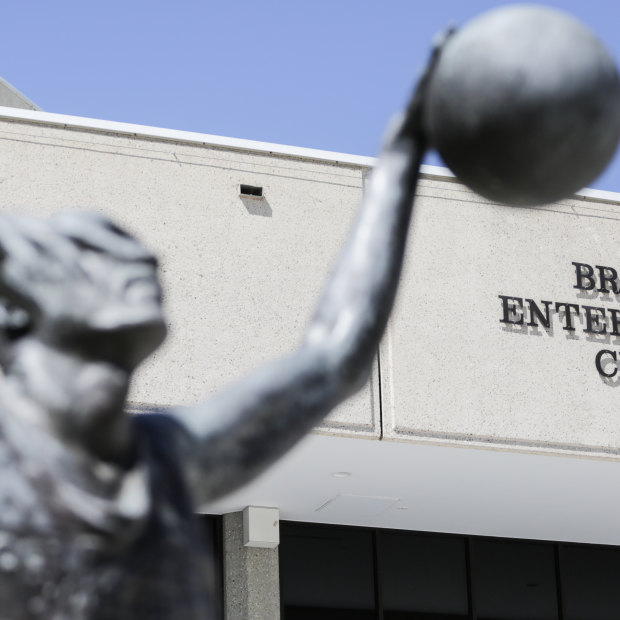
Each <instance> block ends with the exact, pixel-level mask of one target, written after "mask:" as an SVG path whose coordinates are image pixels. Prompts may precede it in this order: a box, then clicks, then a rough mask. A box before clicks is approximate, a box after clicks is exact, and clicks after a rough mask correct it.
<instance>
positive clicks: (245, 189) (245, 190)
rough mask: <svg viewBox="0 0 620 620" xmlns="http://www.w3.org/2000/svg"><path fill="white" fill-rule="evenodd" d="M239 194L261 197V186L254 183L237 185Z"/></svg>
mask: <svg viewBox="0 0 620 620" xmlns="http://www.w3.org/2000/svg"><path fill="white" fill-rule="evenodd" d="M239 194H241V196H249V197H251V198H262V197H263V188H262V187H258V186H256V185H243V184H241V185H239Z"/></svg>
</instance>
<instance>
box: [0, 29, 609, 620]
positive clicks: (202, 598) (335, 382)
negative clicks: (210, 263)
mask: <svg viewBox="0 0 620 620" xmlns="http://www.w3.org/2000/svg"><path fill="white" fill-rule="evenodd" d="M455 36H458V35H455ZM571 44H574V42H572V43H571ZM446 45H447V46H448V47H449V45H450V39H448V43H447V44H446ZM437 63H439V69H437ZM436 69H437V74H438V75H442V73H441V57H440V55H439V52H438V51H436V52H435V54H434V55H433V59H432V61H431V63H430V65H429V69H428V70H427V71H426V73H425V74H424V76H423V77H422V79H421V81H420V84H419V86H418V88H417V89H416V92H415V94H414V96H413V99H412V102H411V104H410V106H409V108H408V110H407V112H406V113H405V114H404V115H403V116H402V117H401V118H400V119H399V120H398V121H397V122H396V123H395V124H394V126H393V128H392V131H391V132H390V137H389V138H388V140H387V144H386V147H385V149H384V151H383V154H382V155H381V158H380V160H379V163H378V165H377V167H376V169H375V170H374V173H373V175H372V180H371V183H370V185H369V187H368V190H367V192H366V194H365V196H364V199H363V204H362V207H361V210H360V213H359V217H358V220H357V222H356V224H355V227H354V229H353V231H352V233H351V235H350V237H349V239H348V242H347V244H346V246H345V248H344V250H343V252H342V255H341V257H340V260H339V261H338V263H337V265H336V267H335V270H334V272H333V273H332V275H331V278H330V279H329V281H328V283H327V286H326V288H325V291H324V293H323V297H322V299H321V301H320V302H319V305H318V308H317V311H316V314H315V316H314V319H313V320H312V322H311V324H310V326H309V327H308V329H307V331H306V333H305V336H304V339H303V344H302V345H301V347H300V348H299V349H298V350H297V351H295V352H294V353H292V354H291V355H289V356H288V357H286V358H285V359H282V360H280V361H277V362H275V363H273V364H270V365H268V366H266V367H264V368H262V369H259V370H258V371H257V372H255V373H254V374H252V375H250V376H249V377H247V378H245V379H243V380H241V381H240V382H239V383H238V384H237V385H236V386H234V387H233V388H231V389H229V390H227V391H225V392H223V393H221V394H219V395H218V396H216V397H215V398H213V399H212V400H210V401H209V402H207V403H205V404H203V405H199V406H196V407H191V408H185V409H183V410H168V411H162V412H161V413H160V414H154V415H150V414H148V415H147V414H145V415H139V416H133V417H130V416H128V415H126V414H125V413H124V406H125V399H126V395H127V388H128V384H129V379H130V377H131V374H132V372H133V370H134V369H135V368H136V366H137V365H138V364H139V363H140V362H141V361H142V360H143V359H144V358H145V357H146V356H148V355H149V354H150V353H151V352H152V351H153V350H154V349H155V348H156V347H157V346H158V345H159V344H160V343H161V342H162V340H163V339H164V336H165V333H166V328H165V322H164V317H163V314H162V309H161V296H160V288H159V283H158V280H157V261H156V259H155V258H154V257H153V256H152V255H151V254H150V253H149V252H147V251H146V250H145V249H144V248H143V247H142V246H141V245H140V244H139V243H138V242H137V241H136V240H135V239H133V238H132V237H130V236H129V235H127V234H126V233H125V232H123V231H122V230H120V229H119V228H117V227H116V226H115V225H114V224H112V223H111V222H109V221H108V220H106V219H104V218H102V217H99V216H95V215H85V214H66V215H58V216H55V217H52V218H50V219H48V220H37V219H31V218H26V217H17V216H15V217H8V216H5V217H2V218H1V219H0V252H1V254H0V298H1V305H0V363H1V364H2V367H3V370H4V373H5V376H4V379H3V381H2V385H1V387H0V465H1V467H2V471H1V474H0V618H2V619H6V620H8V619H12V620H17V619H19V620H21V619H28V620H31V619H35V618H44V619H45V620H61V619H64V620H66V619H70V620H104V619H110V620H112V619H113V620H129V619H132V620H136V619H146V618H148V619H154V620H158V619H161V620H164V619H175V620H176V619H180V618H182V619H183V620H191V619H198V618H201V619H203V618H209V617H211V613H212V612H211V604H212V600H213V593H212V592H209V591H208V588H206V587H205V584H206V583H209V578H208V574H209V571H210V570H211V569H210V564H209V557H208V553H206V552H204V551H202V547H201V545H200V543H199V536H198V533H197V531H196V525H195V523H194V519H193V510H194V506H195V505H197V504H204V503H205V502H209V501H211V500H214V499H216V498H218V497H220V496H221V495H223V494H225V493H228V492H230V491H231V490H233V489H235V488H236V487H238V486H240V485H242V484H244V483H245V482H247V481H248V480H250V479H251V478H253V477H254V476H256V475H257V474H258V473H260V472H261V471H263V470H264V469H265V468H266V467H267V466H268V465H270V464H271V463H272V462H273V461H275V460H276V459H277V458H278V457H279V456H280V455H282V454H283V453H284V452H285V451H287V450H288V449H289V448H291V447H292V446H293V445H294V444H295V443H296V442H297V441H298V440H299V439H300V438H302V437H303V436H304V435H305V434H306V433H307V432H308V431H309V430H310V429H311V428H312V427H313V426H314V425H315V424H316V423H317V422H318V421H319V420H321V419H322V418H323V416H325V415H326V414H327V413H328V412H329V411H330V410H331V409H332V408H333V407H334V406H335V405H337V404H338V403H340V402H341V401H343V400H344V399H345V398H347V397H348V396H349V395H351V394H352V393H354V392H355V391H356V390H357V389H358V388H359V387H361V386H362V385H363V383H364V382H365V381H366V379H367V377H368V374H369V370H370V366H371V364H372V361H373V359H374V356H375V352H376V348H377V345H378V343H379V339H380V338H381V335H382V333H383V330H384V327H385V324H386V321H387V319H388V315H389V313H390V309H391V307H392V302H393V299H394V295H395V292H396V287H397V282H398V278H399V273H400V269H401V263H402V259H403V252H404V249H405V241H406V237H407V230H408V227H409V221H410V215H411V210H412V205H413V198H414V191H415V187H416V181H417V179H418V173H419V168H420V163H421V160H422V157H423V155H424V152H425V149H426V148H427V142H428V139H427V134H428V133H429V132H428V131H427V130H426V129H425V122H426V121H425V118H426V117H427V116H428V115H429V114H430V116H431V121H432V123H431V129H432V131H434V132H435V133H438V132H439V129H440V128H439V129H438V127H437V119H436V117H435V116H433V114H432V111H431V110H429V108H428V105H427V103H428V102H427V95H428V89H429V84H430V85H431V88H432V86H433V76H434V72H435V70H436ZM616 79H617V76H616ZM441 88H443V87H441ZM441 88H440V87H436V88H435V91H436V95H435V97H436V99H438V103H437V104H436V105H438V106H439V105H444V103H442V100H441V97H443V96H444V93H443V91H442V90H441ZM455 131H456V130H455ZM431 133H432V132H431ZM440 137H441V136H440ZM442 139H443V138H442ZM442 144H443V143H442ZM446 148H447V150H448V151H449V149H450V148H451V146H450V145H449V144H448V146H447V147H446ZM457 155H458V154H457ZM471 157H472V159H474V154H472V155H471ZM447 159H449V157H448V158H447ZM456 159H457V160H458V157H456ZM517 172H518V171H517ZM515 174H516V173H515ZM545 195H546V194H545Z"/></svg>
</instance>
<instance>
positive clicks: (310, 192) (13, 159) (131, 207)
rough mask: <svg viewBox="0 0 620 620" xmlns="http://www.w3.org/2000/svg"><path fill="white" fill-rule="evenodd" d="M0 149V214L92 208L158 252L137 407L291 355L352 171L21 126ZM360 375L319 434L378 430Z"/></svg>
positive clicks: (346, 216) (206, 390) (337, 233)
mask: <svg viewBox="0 0 620 620" xmlns="http://www.w3.org/2000/svg"><path fill="white" fill-rule="evenodd" d="M0 158H1V161H2V162H3V163H2V166H1V167H0V184H1V187H2V201H1V204H2V209H3V210H7V211H18V212H31V213H35V214H39V215H46V214H50V213H54V212H57V211H60V210H67V209H74V208H81V209H89V210H95V211H98V212H102V213H105V214H107V215H108V216H110V217H112V218H113V219H115V220H117V221H119V222H120V223H122V224H123V225H125V226H126V227H127V228H128V229H129V230H131V231H133V232H134V233H135V234H137V235H138V236H139V238H140V239H142V240H143V241H144V242H145V243H146V245H147V246H149V247H151V248H152V249H153V250H154V251H155V252H156V254H157V255H158V256H159V257H160V259H161V276H162V280H163V284H164V289H165V305H166V309H167V312H168V316H169V319H170V334H169V338H168V340H167V343H166V344H165V346H164V347H163V348H162V349H161V350H160V351H159V352H158V353H157V354H156V355H155V356H154V357H153V358H151V359H150V360H149V361H147V362H146V363H145V364H144V366H143V367H142V368H141V370H140V371H139V372H138V375H137V377H136V380H135V382H134V385H133V388H132V392H131V401H132V403H133V405H134V406H135V407H136V408H146V409H148V408H150V407H153V406H156V405H174V404H190V403H192V402H196V401H197V400H199V399H203V398H206V397H208V396H209V395H210V394H213V393H214V392H215V391H217V390H218V389H220V388H221V387H223V386H224V385H226V384H228V383H229V382H231V381H232V380H234V379H236V378H238V377H240V376H242V375H243V374H245V373H247V372H249V371H250V370H251V369H253V368H255V367H256V366H258V365H260V364H262V363H264V362H265V361H267V360H270V359H273V358H275V357H277V356H279V355H281V354H283V353H285V352H288V351H290V350H292V349H293V348H294V347H295V346H296V344H297V343H298V342H299V339H300V337H301V335H302V332H303V329H304V326H305V325H306V324H307V321H308V319H309V317H310V316H311V313H312V311H313V308H314V304H315V303H316V300H317V297H318V295H319V292H320V290H321V286H322V284H323V281H324V280H325V278H326V276H327V274H328V272H329V269H330V267H331V265H332V263H333V260H334V258H335V256H336V255H337V252H338V250H339V248H340V247H341V245H342V243H343V240H344V238H345V236H346V233H347V231H348V229H349V227H350V224H351V221H352V218H353V215H354V213H355V210H356V207H357V204H358V203H359V200H360V198H361V193H362V174H361V170H360V169H359V168H356V167H353V166H347V165H337V164H327V163H320V162H312V161H302V160H297V159H294V158H287V157H277V156H270V155H268V154H252V153H249V152H243V151H234V150H227V149H223V148H215V147H209V146H206V145H205V146H201V145H189V144H180V143H173V142H167V141H161V140H149V139H145V138H140V139H138V138H135V137H131V136H127V135H110V134H104V133H98V132H96V131H92V132H91V131H85V130H71V129H65V128H62V127H58V126H43V125H35V124H29V123H25V122H2V123H0ZM241 183H244V184H250V185H258V186H262V187H263V188H264V199H263V200H254V199H250V198H244V197H240V196H239V185H240V184H241ZM373 378H374V384H373V385H372V386H367V387H366V388H365V389H364V390H363V391H362V392H361V393H360V394H359V395H357V396H356V397H355V398H354V399H352V400H351V401H349V402H348V403H346V404H344V405H343V406H342V407H340V408H339V409H338V410H336V411H335V412H334V413H333V414H332V416H331V417H330V418H329V419H328V420H327V421H326V422H325V423H324V424H323V425H322V426H321V429H322V430H323V431H325V432H336V433H339V434H340V433H343V434H347V433H354V434H361V435H364V436H370V437H374V436H377V435H378V433H379V428H378V423H377V422H376V420H378V417H379V416H378V377H377V372H376V370H375V372H374V374H373Z"/></svg>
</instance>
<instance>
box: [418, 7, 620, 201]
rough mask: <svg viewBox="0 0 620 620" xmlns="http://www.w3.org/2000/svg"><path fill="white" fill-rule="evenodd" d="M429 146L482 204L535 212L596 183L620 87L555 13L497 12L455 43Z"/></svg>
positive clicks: (435, 94)
mask: <svg viewBox="0 0 620 620" xmlns="http://www.w3.org/2000/svg"><path fill="white" fill-rule="evenodd" d="M424 126H425V129H426V132H427V135H428V138H429V141H430V146H431V147H434V148H436V149H437V151H438V152H439V154H440V155H441V157H442V158H443V160H444V162H445V163H446V165H447V166H449V167H450V168H451V169H452V171H453V172H454V173H455V174H456V176H457V177H458V178H459V179H460V180H461V181H462V182H463V183H465V184H466V185H468V186H469V187H470V188H471V189H473V190H474V191H476V192H478V193H479V194H481V195H482V196H484V197H486V198H488V199H490V200H492V201H498V202H502V203H508V204H513V205H539V204H545V203H550V202H554V201H557V200H560V199H561V198H565V197H567V196H570V195H571V194H573V193H574V192H576V191H577V190H579V189H581V188H582V187H585V186H587V185H588V184H589V183H591V182H592V181H593V180H594V179H595V178H596V177H597V176H598V175H599V174H600V173H601V172H602V171H603V170H604V168H605V167H606V165H607V164H608V163H609V161H610V160H611V158H612V157H613V155H614V152H615V150H616V147H617V145H618V140H619V138H620V79H619V77H618V72H617V69H616V66H615V63H614V61H613V59H612V58H611V56H610V55H609V53H608V52H607V50H606V49H605V47H604V45H603V44H602V43H601V42H600V41H599V39H598V38H597V37H596V36H595V35H594V34H593V33H592V32H591V31H590V30H589V29H588V28H586V27H585V26H584V25H583V24H581V23H580V22H579V21H577V20H576V19H574V18H573V17H571V16H570V15H567V14H565V13H563V12H561V11H558V10H556V9H552V8H548V7H540V6H535V5H512V6H507V7H502V8H499V9H495V10H492V11H490V12H488V13H485V14H483V15H482V16H480V17H478V18H476V19H474V20H473V21H471V22H470V23H469V24H466V25H465V26H464V27H463V28H462V29H461V30H459V31H457V32H456V33H455V34H453V35H452V36H450V37H449V38H448V40H447V41H446V43H445V46H444V48H443V50H442V52H441V54H440V56H439V58H438V61H437V64H436V66H435V67H434V70H433V71H432V73H431V75H430V81H429V83H428V90H427V92H426V100H425V105H424Z"/></svg>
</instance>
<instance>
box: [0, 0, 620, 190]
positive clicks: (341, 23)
mask: <svg viewBox="0 0 620 620" xmlns="http://www.w3.org/2000/svg"><path fill="white" fill-rule="evenodd" d="M501 4H507V3H506V2H497V1H491V0H435V1H426V0H311V1H310V0H306V1H301V0H228V1H225V0H221V1H220V0H217V1H215V0H176V1H174V2H172V1H170V0H167V1H163V0H149V1H146V0H124V1H119V0H106V1H105V2H103V1H100V0H90V1H84V0H81V1H79V2H77V1H69V0H66V1H65V0H57V1H56V2H49V0H31V1H30V2H28V1H25V0H3V2H2V5H1V12H0V16H2V23H3V28H2V30H3V34H2V37H0V52H1V57H2V59H3V63H2V70H1V71H0V75H2V76H3V77H4V78H5V79H7V80H8V81H9V82H11V83H12V84H13V85H14V86H16V87H17V88H18V89H19V90H21V91H22V92H23V93H24V94H26V95H27V96H29V97H30V98H31V99H33V100H34V101H35V102H36V103H37V104H39V105H40V106H41V107H42V108H43V109H44V110H46V111H49V112H59V113H64V114H76V115H80V116H88V117H94V118H102V119H107V120H116V121H124V122H130V123H138V124H144V125H155V126H159V127H168V128H173V129H185V130H190V131H199V132H204V133H210V134H216V135H223V136H231V137H237V138H247V139H251V140H261V141H267V142H277V143H282V144H290V145H295V146H305V147H312V148H319V149H326V150H332V151H340V152H346V153H354V154H358V155H375V154H376V152H377V149H378V147H379V144H380V141H381V136H382V133H383V131H384V128H385V126H386V123H387V122H388V120H389V118H390V116H391V115H392V114H393V113H394V112H395V111H396V110H398V109H399V108H401V107H402V106H403V105H404V103H405V101H406V100H407V97H408V95H409V93H410V92H411V89H412V87H413V84H414V82H415V78H416V75H417V74H418V72H419V70H420V68H421V67H422V66H423V64H424V62H425V60H426V57H427V54H428V50H429V47H430V42H431V40H432V37H433V36H434V34H435V33H437V32H438V31H440V30H442V29H443V28H445V27H446V26H447V25H449V24H451V23H455V24H463V23H464V22H466V21H467V20H468V19H470V18H472V17H473V16H475V15H476V14H478V13H480V12H482V11H485V10H488V9H489V8H492V7H495V6H499V5H501ZM541 4H547V5H551V6H556V7H558V8H562V9H564V10H566V11H568V12H570V13H572V14H573V15H575V16H576V17H578V18H579V19H581V20H582V21H584V22H585V23H586V24H588V25H589V26H590V27H591V28H592V29H593V30H595V31H596V32H597V33H598V34H599V36H600V37H601V39H603V41H605V43H606V44H607V46H608V48H609V50H610V52H611V54H612V55H613V56H614V58H615V59H616V61H617V62H618V63H619V64H620V2H618V1H617V0H588V1H585V0H564V1H563V0H557V1H549V2H541ZM429 163H438V161H437V160H436V159H435V158H434V157H431V158H430V159H429ZM591 186H592V187H596V188H599V189H606V190H610V191H618V192H620V157H618V156H617V157H616V158H615V160H614V162H613V163H612V165H611V166H610V168H609V169H608V171H607V172H606V173H605V174H604V175H603V176H602V177H601V178H600V179H598V180H597V181H596V182H594V183H592V184H591Z"/></svg>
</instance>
